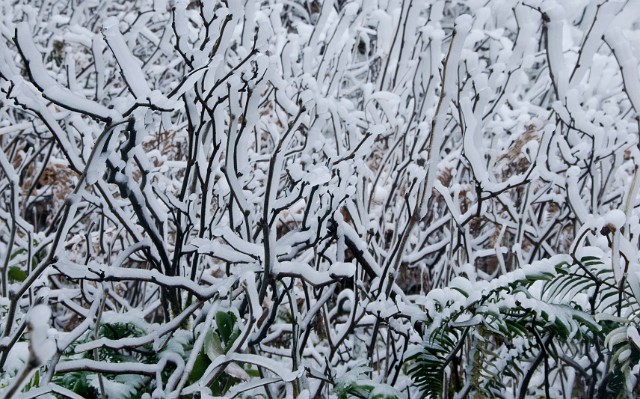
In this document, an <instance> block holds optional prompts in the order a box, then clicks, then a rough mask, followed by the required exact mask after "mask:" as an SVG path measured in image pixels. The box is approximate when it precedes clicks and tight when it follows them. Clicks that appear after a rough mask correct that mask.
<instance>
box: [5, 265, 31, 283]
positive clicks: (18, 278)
mask: <svg viewBox="0 0 640 399" xmlns="http://www.w3.org/2000/svg"><path fill="white" fill-rule="evenodd" d="M7 276H8V277H9V281H10V282H12V283H15V282H20V283H21V282H23V281H24V280H26V278H27V273H26V272H25V271H24V270H22V269H20V268H19V267H18V266H11V267H10V268H9V272H7Z"/></svg>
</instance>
